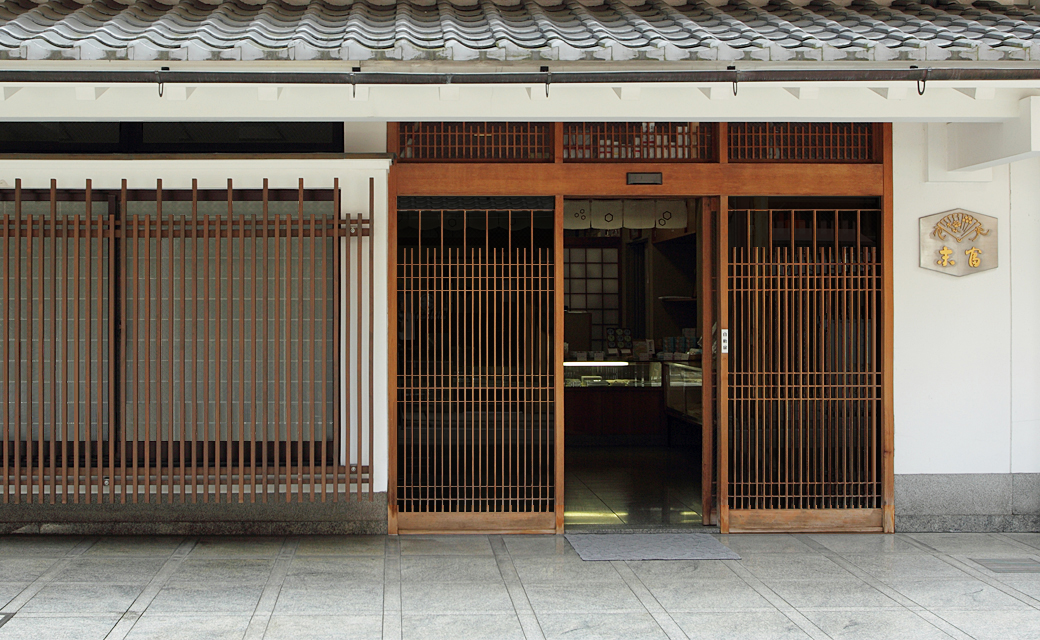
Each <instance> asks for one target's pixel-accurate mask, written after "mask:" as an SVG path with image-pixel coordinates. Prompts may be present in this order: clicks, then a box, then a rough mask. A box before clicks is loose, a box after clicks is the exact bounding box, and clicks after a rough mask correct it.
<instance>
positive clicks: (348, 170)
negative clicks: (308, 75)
mask: <svg viewBox="0 0 1040 640" xmlns="http://www.w3.org/2000/svg"><path fill="white" fill-rule="evenodd" d="M390 164H391V161H390V159H389V158H359V159H354V158H342V159H340V158H335V159H296V158H291V159H285V158H272V159H256V160H253V159H234V158H231V159H194V158H193V159H191V160H190V161H185V160H177V159H168V158H162V159H150V158H147V157H142V158H134V159H133V160H128V159H122V158H117V159H82V160H78V159H72V160H66V159H46V158H43V159H37V160H25V159H12V160H8V159H0V180H2V181H3V182H5V183H7V185H9V186H13V185H14V181H15V179H21V180H22V186H23V187H24V188H26V189H42V188H46V187H48V186H50V181H51V179H52V178H53V179H55V180H57V182H58V186H59V187H62V188H81V187H82V186H83V185H84V183H85V181H86V180H87V179H90V180H91V183H92V186H93V188H95V189H119V188H120V186H121V185H122V180H123V179H124V178H125V179H126V180H127V187H128V188H130V189H154V188H155V181H156V179H157V178H162V181H163V188H164V189H190V188H191V181H192V179H197V180H198V185H199V188H200V189H226V188H227V180H228V178H233V179H234V181H235V182H234V187H235V188H238V189H259V188H261V187H262V186H263V182H264V178H267V179H268V185H269V186H270V188H272V189H295V188H297V187H298V186H299V179H300V178H303V179H304V181H305V182H304V186H305V187H307V188H316V189H327V188H330V187H331V186H332V185H333V181H334V180H335V179H336V178H340V181H341V183H342V182H343V179H344V176H346V175H358V174H366V175H371V176H373V177H376V176H381V175H385V173H386V172H388V171H389V170H390Z"/></svg>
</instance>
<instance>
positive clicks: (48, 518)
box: [0, 493, 387, 535]
mask: <svg viewBox="0 0 1040 640" xmlns="http://www.w3.org/2000/svg"><path fill="white" fill-rule="evenodd" d="M386 532H387V512H386V493H377V494H375V495H374V496H373V499H372V500H371V501H370V500H369V499H368V496H367V495H365V496H364V497H363V499H362V500H361V501H358V500H356V499H355V500H353V501H351V502H299V503H296V502H294V503H289V504H285V503H281V504H273V503H267V504H263V503H257V504H227V503H223V504H220V503H216V504H215V503H212V502H210V503H197V504H90V505H87V504H54V505H51V504H46V505H36V504H8V505H4V507H3V509H0V534H13V533H27V534H40V533H43V534H63V535H333V534H337V535H342V534H385V533H386Z"/></svg>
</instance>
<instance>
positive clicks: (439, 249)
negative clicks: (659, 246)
mask: <svg viewBox="0 0 1040 640" xmlns="http://www.w3.org/2000/svg"><path fill="white" fill-rule="evenodd" d="M553 242H554V236H553V212H552V211H530V210H504V211H492V210H464V211H446V210H422V211H418V210H411V211H401V212H400V213H399V227H398V265H397V291H398V296H399V297H398V310H399V320H398V321H399V326H400V332H399V338H400V339H399V342H398V354H399V362H398V381H397V406H398V409H397V415H398V424H397V430H398V478H397V482H398V508H399V510H400V512H401V513H402V514H405V513H417V514H451V513H460V514H461V513H468V514H552V513H553V512H554V510H555V490H556V489H555V482H556V479H555V472H554V464H555V445H554V438H555V436H554V433H555V428H554V427H555V412H554V402H555V384H556V380H555V365H554V359H553V329H552V326H553V320H554V308H555V305H554V302H553V301H554V291H555V287H556V278H557V274H556V273H555V268H554V255H553ZM489 526H493V525H489Z"/></svg>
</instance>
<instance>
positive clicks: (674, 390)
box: [664, 362, 703, 423]
mask: <svg viewBox="0 0 1040 640" xmlns="http://www.w3.org/2000/svg"><path fill="white" fill-rule="evenodd" d="M664 367H665V371H664V388H665V389H664V395H665V406H666V407H667V408H668V410H669V411H670V412H674V413H675V414H678V415H679V416H680V417H682V418H686V419H689V420H693V421H694V422H698V423H700V422H701V419H702V412H701V409H702V403H701V387H702V386H703V384H702V381H701V380H702V378H701V368H700V367H695V366H692V365H689V364H686V363H684V362H665V363H664Z"/></svg>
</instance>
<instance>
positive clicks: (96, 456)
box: [0, 181, 116, 504]
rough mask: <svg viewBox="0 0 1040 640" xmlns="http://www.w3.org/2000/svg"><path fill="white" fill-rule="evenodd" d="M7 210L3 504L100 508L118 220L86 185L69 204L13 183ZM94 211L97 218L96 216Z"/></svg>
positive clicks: (107, 442)
mask: <svg viewBox="0 0 1040 640" xmlns="http://www.w3.org/2000/svg"><path fill="white" fill-rule="evenodd" d="M8 193H9V197H7V198H4V199H3V200H2V201H0V207H2V209H3V223H2V233H0V235H2V237H0V241H2V244H0V246H2V247H3V254H2V258H0V262H2V263H3V278H4V283H3V291H4V297H3V300H2V310H0V317H2V319H3V320H2V322H3V337H4V353H5V356H6V357H5V359H4V365H3V367H2V369H3V374H2V376H0V379H2V383H3V400H2V401H3V407H4V422H3V428H4V434H3V435H4V444H3V451H4V473H3V477H2V478H0V487H2V490H3V495H4V502H5V503H20V502H30V503H37V504H44V503H46V504H56V503H66V502H76V503H79V502H84V503H93V502H98V501H100V500H101V494H102V490H101V486H102V484H103V482H102V480H103V479H102V477H101V476H102V475H103V474H104V473H105V469H106V468H110V455H111V452H112V448H111V443H112V439H113V438H114V437H116V436H115V431H114V426H113V425H114V422H113V420H112V417H113V405H112V403H111V398H112V389H111V384H112V378H111V376H110V375H109V371H110V364H111V362H110V358H111V349H112V346H113V342H112V339H111V336H112V333H111V327H110V323H111V320H112V316H111V307H110V306H109V305H108V304H107V302H106V300H107V299H108V297H109V296H110V294H111V291H110V288H111V286H112V283H113V280H112V278H111V273H112V272H111V265H110V261H111V259H112V255H113V243H114V241H115V231H116V225H115V218H114V217H113V216H112V215H110V213H111V212H110V210H109V207H108V206H107V203H106V202H104V201H101V202H97V201H96V200H95V196H96V195H97V194H95V193H92V190H91V187H90V183H89V181H88V183H87V186H86V189H85V190H83V191H79V192H78V193H76V194H72V195H71V196H70V195H69V194H67V193H61V194H59V193H58V190H57V184H56V183H55V182H54V181H52V182H51V188H50V190H49V191H42V192H41V191H37V192H32V193H28V192H25V191H23V190H22V188H21V184H20V181H17V182H16V186H15V189H14V190H13V192H8ZM95 207H96V209H95Z"/></svg>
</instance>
